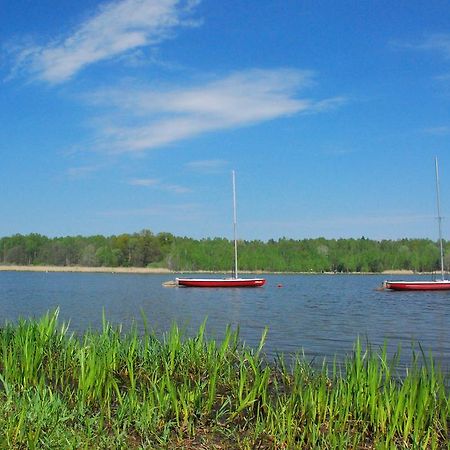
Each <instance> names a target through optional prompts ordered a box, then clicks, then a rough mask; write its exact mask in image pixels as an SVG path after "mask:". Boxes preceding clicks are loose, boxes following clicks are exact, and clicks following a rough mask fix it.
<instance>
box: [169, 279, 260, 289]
mask: <svg viewBox="0 0 450 450" xmlns="http://www.w3.org/2000/svg"><path fill="white" fill-rule="evenodd" d="M176 282H177V284H178V286H184V287H225V288H227V287H261V286H264V284H265V282H266V280H265V279H264V278H176Z"/></svg>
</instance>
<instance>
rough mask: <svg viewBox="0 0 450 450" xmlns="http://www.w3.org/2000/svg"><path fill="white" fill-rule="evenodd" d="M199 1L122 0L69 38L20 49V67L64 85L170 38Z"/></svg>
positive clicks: (103, 9) (186, 21)
mask: <svg viewBox="0 0 450 450" xmlns="http://www.w3.org/2000/svg"><path fill="white" fill-rule="evenodd" d="M197 3H198V1H196V0H121V1H113V2H109V3H105V4H103V5H102V6H101V7H100V8H99V9H98V10H97V11H96V13H95V14H93V15H92V16H91V17H90V18H88V19H87V20H86V21H85V22H83V23H81V24H80V25H79V26H78V28H77V29H75V30H74V31H73V32H72V33H71V34H69V35H68V36H65V37H61V38H57V39H55V40H54V41H52V42H50V43H48V44H47V45H43V46H37V45H28V46H26V47H22V48H21V49H16V50H15V52H14V53H15V59H16V70H17V69H18V68H20V69H22V70H24V71H26V72H27V73H31V74H33V76H35V77H37V78H38V79H41V80H44V81H46V82H48V83H61V82H64V81H67V80H69V79H70V78H72V77H73V76H74V75H75V74H76V73H78V72H79V71H80V70H82V69H83V68H85V67H86V66H88V65H90V64H94V63H97V62H99V61H104V60H109V59H112V58H116V57H119V56H123V55H124V54H128V53H129V54H133V55H136V53H133V52H136V50H138V49H140V48H142V47H146V46H151V45H155V44H157V43H159V42H161V41H162V40H164V39H167V38H169V37H170V36H171V34H173V33H174V30H175V29H176V28H179V27H182V26H193V25H195V24H196V22H194V21H193V20H190V19H189V16H190V13H191V12H192V10H193V8H194V7H195V6H196V5H197Z"/></svg>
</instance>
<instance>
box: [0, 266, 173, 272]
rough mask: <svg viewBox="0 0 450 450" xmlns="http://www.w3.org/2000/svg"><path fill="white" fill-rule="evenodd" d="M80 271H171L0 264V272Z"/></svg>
mask: <svg viewBox="0 0 450 450" xmlns="http://www.w3.org/2000/svg"><path fill="white" fill-rule="evenodd" d="M2 271H3V272H82V273H144V274H145V273H149V274H151V273H154V274H158V273H162V274H163V273H172V272H171V271H170V270H169V269H165V268H163V267H161V268H154V267H83V266H14V265H11V266H9V265H0V272H2Z"/></svg>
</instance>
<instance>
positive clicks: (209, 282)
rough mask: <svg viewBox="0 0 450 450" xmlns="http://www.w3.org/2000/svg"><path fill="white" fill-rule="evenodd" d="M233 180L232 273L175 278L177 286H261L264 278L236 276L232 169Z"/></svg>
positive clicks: (236, 255)
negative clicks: (216, 276)
mask: <svg viewBox="0 0 450 450" xmlns="http://www.w3.org/2000/svg"><path fill="white" fill-rule="evenodd" d="M231 174H232V181H233V234H234V236H233V237H234V273H233V276H232V277H230V278H176V279H175V282H176V284H177V286H182V287H198V288H211V287H216V288H238V287H239V288H241V287H246V288H247V287H261V286H264V284H265V283H266V280H265V279H264V278H240V277H239V276H238V253H237V232H236V226H237V220H236V179H235V173H234V170H233V171H232V172H231Z"/></svg>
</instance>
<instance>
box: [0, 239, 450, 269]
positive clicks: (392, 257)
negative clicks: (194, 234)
mask: <svg viewBox="0 0 450 450" xmlns="http://www.w3.org/2000/svg"><path fill="white" fill-rule="evenodd" d="M444 246H445V247H446V250H447V251H446V252H445V253H446V255H447V259H446V261H445V265H446V267H448V266H449V264H450V242H448V243H447V242H444ZM232 252H233V246H232V245H231V242H230V241H229V240H227V239H223V238H214V239H200V240H196V239H191V238H187V237H177V236H173V235H172V234H170V233H159V234H153V233H152V232H151V231H149V230H143V231H141V232H140V233H134V234H121V235H118V236H108V237H105V236H88V237H84V236H72V237H71V236H68V237H55V238H48V237H46V236H42V235H39V234H29V235H20V234H17V235H14V236H9V237H3V238H1V239H0V264H18V265H53V266H87V267H99V266H106V267H161V268H167V269H169V270H173V271H180V272H181V271H197V270H211V271H222V272H231V270H232V264H233V253H232ZM239 267H240V269H241V270H243V271H261V272H264V271H268V272H382V271H385V270H413V271H416V272H432V271H435V270H437V269H438V268H439V267H440V263H439V249H438V247H437V245H436V243H434V242H432V241H431V240H428V239H400V240H396V241H392V240H382V241H375V240H370V239H367V238H364V237H362V238H360V239H324V238H317V239H303V240H294V239H287V238H282V239H278V240H276V241H275V240H269V241H267V242H263V241H241V242H240V244H239Z"/></svg>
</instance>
